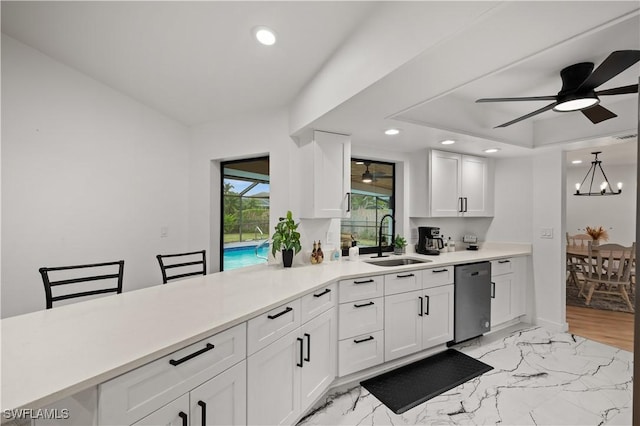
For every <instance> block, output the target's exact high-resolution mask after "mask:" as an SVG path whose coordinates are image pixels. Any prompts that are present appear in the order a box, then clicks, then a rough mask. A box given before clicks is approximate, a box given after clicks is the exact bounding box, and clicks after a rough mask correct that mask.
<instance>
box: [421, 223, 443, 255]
mask: <svg viewBox="0 0 640 426" xmlns="http://www.w3.org/2000/svg"><path fill="white" fill-rule="evenodd" d="M442 248H444V241H442V237H441V236H440V228H438V227H435V226H418V244H417V245H416V253H418V254H429V255H438V254H440V249H442Z"/></svg>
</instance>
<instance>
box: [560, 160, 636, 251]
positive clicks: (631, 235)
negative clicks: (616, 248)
mask: <svg viewBox="0 0 640 426" xmlns="http://www.w3.org/2000/svg"><path fill="white" fill-rule="evenodd" d="M602 167H603V169H604V171H605V173H606V174H607V178H608V179H609V182H610V183H611V185H612V186H613V187H614V188H616V184H617V183H618V182H622V183H623V187H622V194H620V195H614V196H605V197H588V196H582V197H577V196H574V195H573V193H574V192H575V184H576V183H580V182H582V179H584V175H585V174H586V173H587V170H588V169H589V164H587V165H586V166H585V165H583V166H582V167H571V168H568V169H567V180H566V185H567V186H566V188H567V189H566V190H567V232H568V233H569V234H578V233H584V232H585V227H587V226H591V227H598V226H602V227H604V228H605V229H606V230H607V232H608V233H609V242H612V243H619V244H624V245H630V244H631V243H632V242H633V241H635V235H636V188H637V179H636V172H637V166H636V165H635V164H634V165H617V166H611V165H607V164H606V163H603V165H602ZM598 177H601V175H600V174H599V171H598V173H596V179H597V178H598ZM601 182H602V179H600V180H598V181H596V182H594V190H596V191H597V190H598V188H599V186H600V183H601ZM585 184H586V185H587V187H586V188H587V189H584V186H583V191H584V192H587V191H588V185H589V182H588V181H587V182H586V183H585Z"/></svg>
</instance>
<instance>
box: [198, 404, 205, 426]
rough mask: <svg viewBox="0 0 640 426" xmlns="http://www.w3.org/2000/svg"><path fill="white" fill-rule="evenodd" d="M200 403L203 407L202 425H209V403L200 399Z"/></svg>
mask: <svg viewBox="0 0 640 426" xmlns="http://www.w3.org/2000/svg"><path fill="white" fill-rule="evenodd" d="M198 405H199V406H200V407H202V421H201V424H202V426H207V404H206V403H205V402H204V401H198Z"/></svg>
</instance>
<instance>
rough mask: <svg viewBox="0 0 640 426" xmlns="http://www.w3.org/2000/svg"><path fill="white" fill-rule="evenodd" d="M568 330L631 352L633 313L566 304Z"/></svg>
mask: <svg viewBox="0 0 640 426" xmlns="http://www.w3.org/2000/svg"><path fill="white" fill-rule="evenodd" d="M567 322H568V323H569V332H570V333H573V334H575V335H577V336H581V337H585V338H587V339H590V340H595V341H596V342H601V343H605V344H607V345H611V346H615V347H617V348H620V349H624V350H626V351H629V352H633V323H634V315H633V314H629V313H625V312H613V311H603V310H599V309H591V308H581V307H577V306H567Z"/></svg>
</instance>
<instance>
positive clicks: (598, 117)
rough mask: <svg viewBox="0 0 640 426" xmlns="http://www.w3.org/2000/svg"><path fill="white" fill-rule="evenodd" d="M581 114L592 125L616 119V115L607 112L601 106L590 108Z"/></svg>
mask: <svg viewBox="0 0 640 426" xmlns="http://www.w3.org/2000/svg"><path fill="white" fill-rule="evenodd" d="M582 113H583V114H584V115H585V117H587V118H588V119H589V120H591V122H592V123H593V124H598V123H600V122H601V121H605V120H608V119H610V118H614V117H617V115H616V114H614V113H613V112H611V111H609V110H608V109H606V108H605V107H603V106H601V105H596V106H592V107H591V108H587V109H583V110H582Z"/></svg>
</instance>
